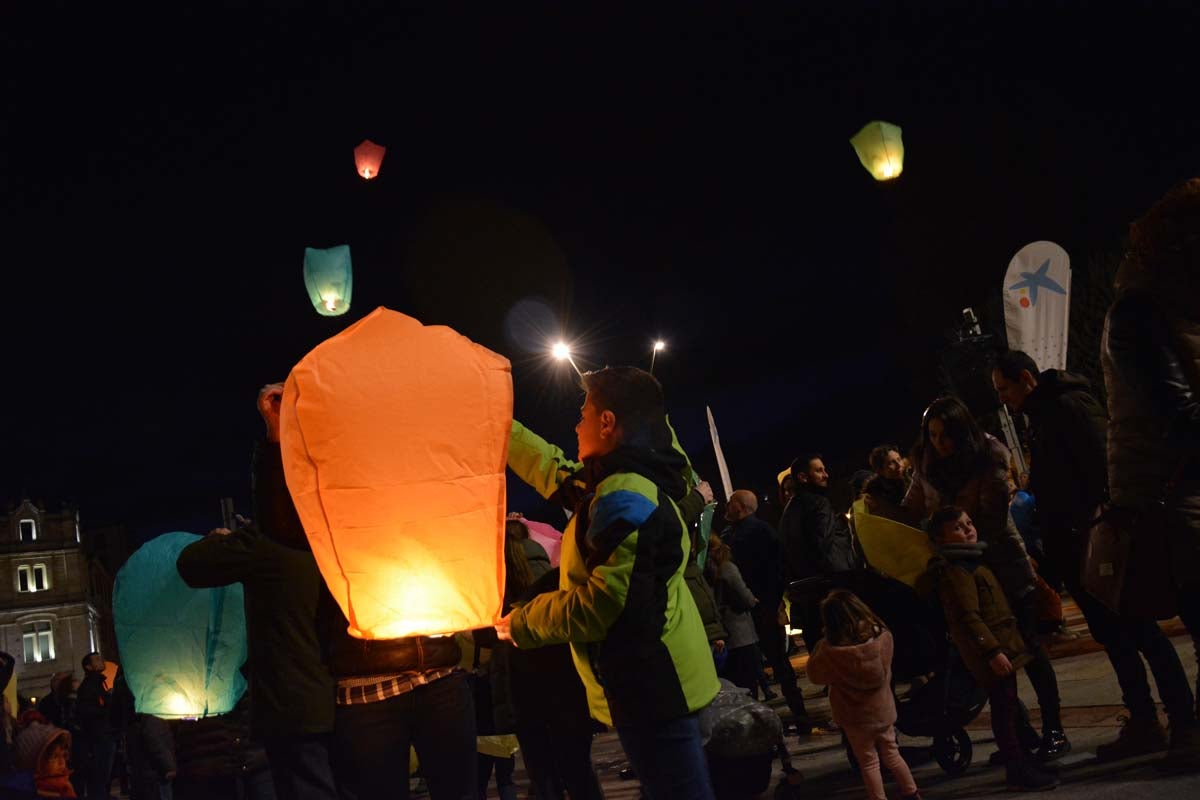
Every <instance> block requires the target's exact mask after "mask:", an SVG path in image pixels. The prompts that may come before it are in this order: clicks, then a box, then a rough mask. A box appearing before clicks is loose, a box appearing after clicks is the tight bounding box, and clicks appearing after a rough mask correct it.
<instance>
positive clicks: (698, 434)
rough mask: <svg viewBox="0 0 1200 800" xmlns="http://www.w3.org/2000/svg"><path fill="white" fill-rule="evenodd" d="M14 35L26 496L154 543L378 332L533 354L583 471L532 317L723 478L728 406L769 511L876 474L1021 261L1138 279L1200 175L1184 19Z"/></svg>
mask: <svg viewBox="0 0 1200 800" xmlns="http://www.w3.org/2000/svg"><path fill="white" fill-rule="evenodd" d="M14 5H16V4H5V9H4V11H3V12H0V14H2V17H0V29H2V32H0V38H2V41H0V49H2V54H0V58H2V59H3V72H2V78H0V80H3V82H4V83H3V104H4V105H3V116H2V119H0V135H2V136H3V140H2V144H3V146H2V148H0V190H2V192H3V202H4V208H3V224H2V229H3V242H4V251H3V279H2V281H0V286H2V287H3V291H4V293H5V300H6V302H4V304H3V310H0V325H2V326H3V337H4V338H3V341H4V342H5V344H6V351H7V358H6V359H5V364H4V379H3V389H2V396H3V399H2V400H0V425H2V436H3V440H2V441H0V500H3V501H4V502H7V503H10V504H11V503H14V502H16V501H18V500H19V499H20V497H21V495H22V494H26V495H28V496H30V497H33V498H35V499H37V500H39V501H40V502H42V503H44V504H46V505H48V506H50V507H55V506H57V505H58V504H59V503H62V502H68V503H73V504H78V505H79V507H80V509H81V513H82V515H83V519H84V522H85V526H87V525H88V524H100V523H106V522H122V523H125V524H127V525H129V526H130V527H131V528H132V529H133V530H134V531H135V535H136V537H138V538H144V537H146V536H149V535H153V534H155V533H158V532H162V531H166V530H172V529H191V530H196V531H202V530H203V529H205V528H207V527H209V526H211V525H213V524H215V523H216V522H217V521H218V520H219V515H218V511H219V508H218V500H219V498H220V497H222V496H233V497H235V498H236V499H237V501H238V505H239V508H241V509H243V510H244V509H246V508H247V506H248V493H249V492H248V462H249V454H250V451H251V448H252V444H253V441H254V439H255V437H257V436H258V435H259V434H260V428H261V423H260V421H259V419H258V416H257V413H256V411H255V409H254V400H255V395H256V392H257V389H258V387H259V386H260V385H262V384H263V383H266V382H268V381H271V380H281V379H282V378H283V377H285V376H286V374H287V372H288V370H289V368H290V367H291V365H292V364H294V363H295V362H296V361H297V360H299V358H300V357H302V356H303V355H304V354H305V353H306V352H307V351H308V350H310V349H311V348H312V347H314V346H315V345H317V344H318V343H319V342H321V341H322V340H323V339H325V338H327V337H329V336H331V335H333V334H335V333H337V332H338V331H340V330H341V329H342V328H344V327H345V326H346V325H348V324H350V323H352V322H353V321H355V320H357V319H359V318H361V316H362V315H364V314H366V313H368V312H369V311H371V310H372V309H374V308H375V307H377V306H380V305H386V306H388V307H389V308H393V309H396V310H398V311H402V312H405V313H408V314H412V315H414V316H416V317H418V318H419V319H421V320H422V321H424V322H426V323H443V324H448V325H451V326H453V327H455V328H457V329H458V330H459V331H461V332H462V333H464V334H466V335H468V336H470V337H471V338H473V339H475V340H476V341H479V342H481V343H483V344H485V345H486V346H488V347H491V348H492V349H494V350H496V351H498V352H500V353H503V354H504V355H506V356H508V357H509V358H511V359H512V361H513V373H514V381H515V385H516V414H517V416H518V417H519V418H521V419H522V420H524V421H526V422H527V423H528V424H529V425H530V426H531V427H534V428H535V429H537V430H539V431H541V432H543V433H544V434H545V435H547V437H548V438H551V439H553V440H555V441H557V442H558V443H560V444H562V445H563V446H564V447H566V448H567V449H568V450H571V451H573V448H574V438H573V434H572V433H571V429H572V426H573V424H574V420H575V416H576V408H577V405H578V402H577V401H578V394H577V392H576V391H575V390H574V389H573V388H572V384H571V381H570V380H569V379H568V374H567V372H566V371H564V370H563V369H561V368H560V367H558V366H556V365H553V364H550V363H548V362H547V359H546V358H545V357H544V355H543V353H542V351H541V348H542V347H543V346H544V344H546V343H547V342H548V341H549V340H550V339H553V338H557V336H558V333H559V331H558V330H547V331H545V332H544V335H537V336H531V335H530V334H529V328H530V324H531V318H529V317H528V316H523V315H522V313H521V312H520V311H518V312H513V313H510V312H512V309H513V308H514V306H516V305H517V304H519V303H521V302H522V301H530V300H536V301H537V302H538V303H541V304H543V305H542V306H541V307H543V308H546V307H548V308H549V309H552V314H551V320H550V321H549V323H550V324H549V327H551V328H556V327H558V326H561V328H562V330H563V331H565V332H566V334H567V336H568V338H571V339H573V340H576V341H578V343H579V344H578V347H579V350H580V353H581V361H586V362H587V363H588V364H589V365H592V366H595V365H603V364H617V363H638V364H642V365H647V364H648V361H649V354H650V343H651V341H652V340H653V339H654V337H656V336H662V337H663V338H665V339H666V340H667V341H668V342H669V349H668V350H667V352H666V353H664V354H663V355H662V356H661V358H660V359H659V362H658V366H657V370H656V372H657V374H658V375H659V377H660V378H661V379H662V381H663V383H664V386H665V388H666V392H667V399H668V404H669V406H670V410H671V414H672V419H673V421H674V422H675V423H676V426H677V428H678V429H679V431H680V434H681V437H682V438H683V441H684V444H685V446H686V447H687V449H688V450H689V452H690V453H691V454H692V455H693V457H694V459H695V461H696V462H697V465H698V467H699V468H700V469H701V471H702V472H704V473H706V474H707V475H708V476H709V477H711V478H713V479H714V482H715V479H716V470H715V467H714V461H713V457H712V453H711V446H710V445H709V443H708V438H707V430H706V425H705V421H704V407H705V405H706V404H707V405H711V406H712V408H713V411H714V413H715V414H716V417H717V421H718V423H719V424H720V428H721V435H722V440H723V443H724V445H725V448H726V454H727V456H728V458H729V462H730V465H731V469H732V472H733V475H734V481H735V483H738V484H739V485H755V486H760V487H761V486H767V485H769V484H770V483H771V481H772V480H773V476H774V475H775V473H776V472H777V471H778V470H779V469H782V468H783V467H785V466H786V465H787V464H788V462H789V461H790V460H791V458H792V457H793V456H794V455H796V453H797V452H798V451H799V450H801V449H804V448H807V447H815V448H818V449H821V450H824V451H825V452H826V453H828V454H829V455H830V460H831V461H833V462H834V463H836V464H838V465H839V466H841V467H842V468H843V470H848V469H849V468H851V467H852V466H855V465H856V462H858V461H860V460H862V459H864V458H865V454H866V452H867V450H868V449H869V448H870V446H871V445H873V444H875V443H877V441H879V440H886V439H890V440H896V441H899V442H901V443H902V444H908V443H909V442H910V441H911V440H912V439H913V437H914V436H915V434H916V430H917V423H918V420H919V415H920V412H921V410H922V408H923V407H924V405H925V404H926V403H927V402H928V401H929V400H930V399H931V398H932V397H933V396H935V395H936V394H937V393H938V382H937V370H936V367H937V353H938V350H939V349H940V348H941V347H942V346H943V344H944V343H945V331H946V330H947V329H948V328H950V327H952V326H953V325H954V324H955V323H956V321H957V319H958V316H959V313H960V311H961V309H962V308H963V307H965V306H977V307H980V308H987V307H991V306H995V305H996V303H995V302H994V300H995V297H996V296H997V295H998V291H999V285H1000V282H1001V280H1002V278H1003V274H1004V271H1005V268H1006V266H1007V264H1008V261H1009V260H1010V259H1011V257H1012V256H1013V254H1014V253H1015V252H1016V251H1017V250H1018V249H1019V248H1020V247H1021V246H1022V245H1024V244H1026V243H1028V242H1030V241H1034V240H1037V239H1051V240H1054V241H1056V242H1058V243H1059V244H1061V245H1063V246H1064V247H1065V248H1066V249H1067V251H1068V252H1069V253H1070V254H1071V256H1072V259H1073V260H1074V261H1075V262H1076V266H1077V269H1078V265H1079V263H1081V262H1084V261H1086V260H1087V259H1089V258H1094V257H1096V256H1097V254H1104V253H1111V252H1113V251H1117V252H1119V248H1120V242H1121V237H1122V236H1123V234H1124V231H1125V228H1126V226H1127V224H1128V223H1129V221H1130V220H1132V219H1133V218H1134V217H1136V216H1137V214H1138V213H1140V212H1141V211H1142V210H1144V209H1145V208H1146V207H1147V206H1148V205H1149V204H1150V203H1151V202H1153V200H1154V199H1155V198H1157V197H1158V196H1160V195H1161V194H1162V193H1163V192H1164V191H1165V190H1166V189H1167V188H1168V187H1169V186H1170V185H1171V184H1173V183H1175V182H1176V181H1178V180H1181V179H1183V178H1185V177H1189V176H1192V175H1195V174H1197V172H1198V168H1200V106H1198V104H1197V86H1198V80H1197V78H1198V76H1200V69H1198V68H1200V55H1198V52H1200V47H1197V45H1196V41H1197V36H1198V34H1200V25H1198V24H1197V23H1200V13H1198V12H1197V11H1195V10H1191V9H1189V6H1192V5H1193V4H1190V3H1171V4H1168V3H1158V4H1151V3H1129V4H1126V5H1125V8H1124V10H1123V11H1122V12H1121V13H1119V14H1114V15H1112V16H1105V15H1103V14H1100V13H1099V12H1097V11H1096V8H1097V4H1095V3H1047V2H1038V3H1028V4H1026V3H1002V4H1001V3H971V4H959V3H920V4H918V3H903V4H896V5H892V4H879V3H870V4H861V3H829V4H821V3H781V4H774V7H766V6H768V5H769V4H755V5H754V6H753V7H752V6H751V4H729V7H727V8H724V9H720V8H717V7H715V6H704V5H697V6H692V5H690V4H689V5H686V6H679V7H676V8H675V9H673V10H667V9H663V10H661V11H658V12H654V13H650V12H649V11H648V9H650V8H651V5H650V4H642V5H641V6H639V7H637V10H628V9H627V10H621V9H617V8H616V7H613V6H610V5H608V4H604V5H603V6H600V7H598V8H597V9H596V10H593V11H590V12H588V11H582V10H580V8H578V6H580V5H582V4H562V5H560V6H542V7H529V8H526V9H522V10H519V11H518V10H517V9H516V8H515V7H513V8H506V9H505V13H498V12H488V13H486V14H483V13H481V11H480V10H479V8H476V7H468V6H455V5H445V4H438V5H437V6H436V7H437V8H438V9H439V10H437V11H400V10H397V9H396V8H395V7H394V4H389V5H388V6H386V7H385V6H381V7H380V8H379V9H366V8H363V9H362V10H359V11H355V12H353V13H350V12H346V11H344V10H342V9H341V5H342V4H340V3H332V4H328V6H325V5H322V4H309V5H308V6H307V7H306V10H305V11H303V12H299V11H296V10H294V9H291V8H289V7H286V6H284V5H282V4H277V3H271V4H266V5H260V6H256V10H254V11H220V10H214V9H215V8H216V6H214V5H210V4H204V9H205V10H203V11H192V12H189V11H186V10H181V9H176V8H174V6H175V5H176V4H169V3H163V4H158V5H157V6H155V7H153V10H151V11H147V10H137V11H130V10H125V9H117V8H113V7H110V6H111V4H105V7H104V8H102V9H100V10H90V11H87V12H81V11H79V10H78V9H77V8H75V7H74V5H78V4H72V5H70V6H63V7H61V8H54V7H53V6H52V5H50V4H25V5H26V6H29V7H30V8H26V9H23V10H14V8H13V6H14ZM196 5H198V6H199V5H200V4H196ZM960 5H969V6H971V10H963V9H961V8H957V7H958V6H960ZM826 6H827V7H826ZM382 8H391V10H389V11H384V10H381V9H382ZM872 119H884V120H889V121H892V122H895V123H897V124H899V125H900V126H902V127H903V130H904V140H905V146H906V151H907V157H906V161H905V170H904V174H903V175H902V177H901V178H900V179H899V180H897V181H895V182H892V183H889V184H879V183H876V182H875V181H874V180H872V179H871V177H870V176H869V175H868V174H867V173H866V172H865V171H864V170H863V169H862V167H861V166H860V165H859V163H858V161H857V159H856V157H855V155H854V153H853V151H852V149H851V147H850V145H849V143H848V139H849V137H850V136H852V135H853V134H854V133H855V132H856V131H857V130H858V129H859V128H860V127H861V126H862V125H863V124H864V123H866V122H867V121H869V120H872ZM364 138H371V139H373V140H375V141H377V142H379V143H382V144H384V145H386V146H387V147H388V152H387V157H386V160H385V161H384V164H383V169H382V172H381V175H380V177H379V178H378V179H377V180H375V181H371V182H369V183H368V182H364V181H362V180H361V179H360V178H358V176H357V175H356V174H355V171H354V165H353V159H352V149H353V147H354V146H355V145H356V144H357V143H358V142H359V141H361V140H362V139H364ZM341 243H347V244H349V245H350V246H351V250H352V253H353V259H354V296H353V306H352V308H351V311H350V313H349V314H347V315H346V316H343V317H339V318H332V319H329V318H322V317H319V316H318V315H317V314H316V313H315V312H314V311H313V309H312V307H311V305H310V304H309V302H308V299H307V295H306V293H305V289H304V285H303V281H302V276H301V265H302V257H303V249H304V247H305V246H314V247H328V246H332V245H335V244H341ZM1077 274H1078V273H1077ZM1077 290H1078V285H1077ZM529 307H530V306H529V304H528V302H527V303H526V304H525V305H522V306H521V308H522V309H526V308H529ZM532 319H533V321H537V318H536V317H534V318H532ZM985 322H987V323H988V324H990V325H992V326H993V327H994V326H995V325H996V324H997V320H995V319H992V320H985ZM581 366H583V364H582V363H581ZM842 477H845V475H844V474H843V475H842ZM514 503H515V504H516V505H517V506H527V507H528V506H529V497H528V496H527V495H524V494H520V495H518V496H517V497H516V498H515V499H514Z"/></svg>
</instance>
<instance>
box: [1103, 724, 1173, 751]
mask: <svg viewBox="0 0 1200 800" xmlns="http://www.w3.org/2000/svg"><path fill="white" fill-rule="evenodd" d="M1121 721H1122V724H1123V726H1124V727H1122V728H1121V731H1120V732H1119V733H1118V734H1117V738H1116V739H1115V740H1114V741H1111V742H1108V743H1107V744H1102V745H1100V746H1099V747H1097V748H1096V759H1097V760H1098V761H1120V760H1121V759H1125V758H1133V757H1134V756H1143V755H1146V754H1147V753H1157V752H1159V751H1161V750H1166V749H1167V732H1166V731H1164V730H1163V726H1162V725H1161V724H1160V723H1159V721H1158V717H1157V716H1154V717H1151V716H1137V717H1121Z"/></svg>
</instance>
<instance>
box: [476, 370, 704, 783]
mask: <svg viewBox="0 0 1200 800" xmlns="http://www.w3.org/2000/svg"><path fill="white" fill-rule="evenodd" d="M582 378H583V383H584V387H585V389H586V390H587V397H586V398H585V401H584V404H583V409H582V412H581V418H580V421H579V424H578V425H577V426H576V428H575V432H576V434H577V436H578V441H579V459H580V462H582V463H579V462H574V461H571V460H569V459H568V458H567V457H566V456H565V455H564V453H563V451H562V450H561V449H560V448H557V447H554V446H552V445H550V444H549V443H547V442H546V441H545V440H543V439H542V438H540V437H538V436H537V435H535V434H533V433H532V432H530V431H528V430H527V429H526V428H525V427H524V426H522V425H521V424H520V423H519V422H516V421H514V422H513V431H512V437H511V440H510V444H509V454H508V466H509V467H510V468H511V469H512V470H513V471H514V472H515V473H516V474H517V475H518V476H520V477H521V478H522V479H523V480H525V481H526V482H527V483H529V484H530V485H531V486H533V487H534V488H535V489H537V490H538V491H539V492H540V493H541V494H542V496H544V497H547V498H551V497H553V498H555V499H557V500H560V501H561V502H562V503H563V504H564V505H565V506H566V507H568V508H571V509H573V510H574V512H575V513H574V515H573V516H572V518H571V521H570V523H569V524H568V526H567V530H566V532H565V533H564V536H563V541H564V546H563V549H562V555H561V559H562V560H561V564H560V566H561V577H560V582H559V590H558V591H557V592H547V593H544V594H541V595H538V596H537V597H535V598H533V599H532V600H530V601H529V602H528V603H526V604H524V605H521V606H518V607H517V608H515V609H514V610H513V611H512V612H511V613H509V614H508V615H507V616H505V617H503V618H502V619H501V620H500V622H499V623H497V625H496V632H497V634H498V635H499V637H500V638H501V639H507V640H511V641H512V642H513V643H514V644H515V645H516V646H517V647H518V648H533V647H541V646H544V645H551V644H559V643H562V642H568V643H570V645H571V654H572V658H573V660H574V662H575V667H576V670H577V671H578V672H579V676H580V678H581V679H582V680H583V683H584V686H585V688H586V690H587V695H588V703H589V706H590V710H591V714H592V716H593V717H595V718H596V719H598V720H600V721H601V722H603V723H605V724H608V725H612V726H613V727H615V728H616V730H617V734H618V736H619V737H620V739H621V745H622V747H623V748H624V749H625V753H626V755H627V756H628V757H629V760H630V763H631V765H632V767H633V769H634V771H635V772H636V773H637V775H638V776H639V777H640V778H641V780H642V786H643V790H644V791H645V793H646V795H647V796H648V797H650V798H652V800H657V798H668V797H689V798H711V797H713V790H712V784H711V781H710V779H709V775H708V766H707V762H706V760H705V755H704V749H703V747H702V745H701V739H700V724H699V719H698V712H699V711H700V710H701V709H703V708H704V707H705V706H707V705H708V704H709V703H710V702H712V700H713V698H714V697H715V696H716V695H717V692H718V690H719V689H720V684H719V682H718V681H717V675H716V669H715V667H714V665H713V660H712V657H711V656H710V653H709V646H708V640H707V638H706V636H705V633H704V624H703V622H701V620H700V614H699V612H698V611H697V609H696V604H695V601H694V600H693V599H692V596H691V593H690V592H689V591H688V588H687V585H686V584H685V582H684V576H683V573H684V567H685V566H686V564H687V556H688V551H689V546H690V540H689V537H688V531H687V528H686V526H685V525H684V523H683V519H682V517H681V514H680V511H679V508H678V506H677V503H678V502H682V501H683V500H684V499H685V498H686V497H687V496H688V495H689V486H688V483H687V481H686V480H685V479H684V474H685V471H687V472H690V468H689V466H688V464H687V459H686V457H685V456H684V455H683V453H682V452H681V451H680V450H679V449H677V448H676V447H675V446H674V442H673V436H672V433H671V429H670V426H669V425H668V424H667V421H666V413H665V404H664V400H663V394H662V387H661V386H659V383H658V381H657V380H655V379H654V377H653V376H652V375H650V374H649V373H647V372H645V371H643V370H640V369H636V368H634V367H610V368H606V369H603V370H599V371H596V372H589V373H586V374H585V375H583V376H582Z"/></svg>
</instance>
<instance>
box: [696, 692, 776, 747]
mask: <svg viewBox="0 0 1200 800" xmlns="http://www.w3.org/2000/svg"><path fill="white" fill-rule="evenodd" d="M700 736H701V739H702V740H703V742H704V750H705V752H706V753H708V756H709V758H714V757H718V758H745V757H753V756H767V757H768V759H769V758H770V756H772V755H773V754H774V753H775V745H776V744H778V743H779V742H780V741H782V740H783V722H781V721H780V719H779V715H778V714H776V713H775V712H774V711H772V710H771V708H770V707H769V706H767V705H764V704H763V703H760V702H758V701H757V700H755V699H754V698H752V697H750V694H749V692H748V691H747V690H746V689H742V688H739V687H737V686H734V685H733V684H732V683H730V682H729V681H727V680H725V679H721V691H720V693H718V694H717V696H716V698H715V699H714V700H713V701H712V702H711V703H710V704H709V705H708V707H707V708H705V709H704V710H703V711H701V712H700Z"/></svg>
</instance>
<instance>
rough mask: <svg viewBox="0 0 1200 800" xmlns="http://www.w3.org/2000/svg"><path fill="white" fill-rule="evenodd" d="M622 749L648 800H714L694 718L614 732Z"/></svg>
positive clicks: (695, 718) (636, 726)
mask: <svg viewBox="0 0 1200 800" xmlns="http://www.w3.org/2000/svg"><path fill="white" fill-rule="evenodd" d="M617 736H618V738H620V740H621V747H623V748H624V749H625V755H626V756H628V757H629V763H630V766H632V767H633V771H634V772H635V773H637V776H638V779H639V780H640V781H641V782H642V792H643V793H644V794H645V795H646V797H648V798H650V800H675V798H684V797H686V798H688V800H713V789H712V781H711V780H710V779H709V776H708V760H707V758H706V757H705V755H704V747H703V746H702V745H701V744H700V718H699V716H698V715H697V714H689V715H688V716H686V717H679V718H678V719H674V720H671V721H669V722H661V723H658V724H652V725H624V726H621V727H618V728H617Z"/></svg>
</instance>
